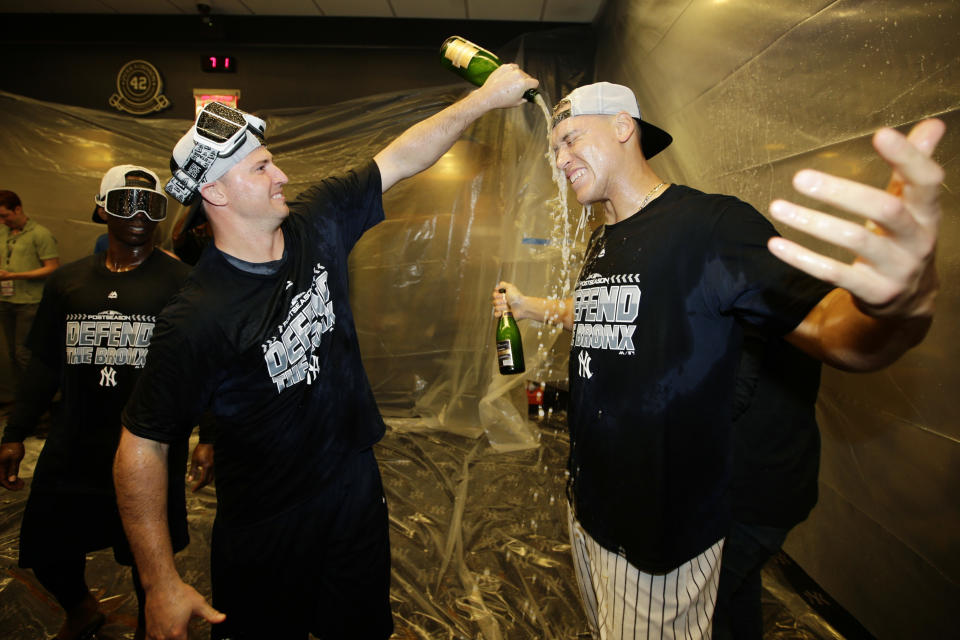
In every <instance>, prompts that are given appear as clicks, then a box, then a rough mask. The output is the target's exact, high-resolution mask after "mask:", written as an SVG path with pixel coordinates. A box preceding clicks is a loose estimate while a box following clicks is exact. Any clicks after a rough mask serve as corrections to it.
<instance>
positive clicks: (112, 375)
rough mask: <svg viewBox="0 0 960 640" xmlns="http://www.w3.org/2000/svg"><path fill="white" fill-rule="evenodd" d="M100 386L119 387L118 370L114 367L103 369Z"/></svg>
mask: <svg viewBox="0 0 960 640" xmlns="http://www.w3.org/2000/svg"><path fill="white" fill-rule="evenodd" d="M100 386H101V387H115V386H117V370H116V369H114V368H113V367H104V368H103V369H100Z"/></svg>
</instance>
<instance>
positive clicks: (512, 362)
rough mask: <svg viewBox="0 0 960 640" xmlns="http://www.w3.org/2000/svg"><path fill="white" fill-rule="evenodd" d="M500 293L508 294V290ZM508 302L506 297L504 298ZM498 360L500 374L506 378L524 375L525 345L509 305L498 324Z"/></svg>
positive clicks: (501, 290) (502, 290)
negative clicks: (519, 374)
mask: <svg viewBox="0 0 960 640" xmlns="http://www.w3.org/2000/svg"><path fill="white" fill-rule="evenodd" d="M499 291H500V293H504V294H505V293H506V292H507V290H506V289H500V290H499ZM504 301H506V296H504ZM497 360H499V362H500V373H502V374H503V375H505V376H508V375H512V374H514V373H523V371H524V369H525V367H524V366H523V343H522V342H521V341H520V328H519V327H518V326H517V321H516V320H514V318H513V313H512V312H511V311H510V305H509V303H508V304H507V310H506V311H504V312H503V315H501V316H500V322H499V323H498V324H497Z"/></svg>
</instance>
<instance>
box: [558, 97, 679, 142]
mask: <svg viewBox="0 0 960 640" xmlns="http://www.w3.org/2000/svg"><path fill="white" fill-rule="evenodd" d="M621 111H625V112H627V113H628V114H630V116H631V117H632V118H634V119H636V120H637V121H638V122H639V123H640V148H641V149H642V150H643V156H644V157H645V158H652V157H653V156H655V155H656V154H658V153H660V152H661V151H663V150H664V149H666V148H667V147H668V146H669V145H670V143H671V142H673V137H672V136H671V135H670V134H669V133H667V132H666V131H664V130H663V129H661V128H660V127H657V126H655V125H652V124H650V123H649V122H646V121H645V120H644V119H643V118H641V117H640V106H639V105H638V104H637V97H636V96H635V95H634V94H633V91H631V90H630V89H629V88H627V87H625V86H623V85H622V84H613V83H612V82H595V83H593V84H588V85H584V86H582V87H577V88H576V89H574V90H573V91H571V92H570V93H569V94H567V97H566V98H564V99H563V100H561V101H560V102H558V103H557V105H556V106H555V107H554V108H553V126H554V127H555V126H557V123H558V122H560V121H561V120H564V119H566V118H573V117H575V116H589V115H609V116H614V115H617V114H618V113H620V112H621Z"/></svg>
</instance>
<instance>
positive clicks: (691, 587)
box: [568, 509, 723, 640]
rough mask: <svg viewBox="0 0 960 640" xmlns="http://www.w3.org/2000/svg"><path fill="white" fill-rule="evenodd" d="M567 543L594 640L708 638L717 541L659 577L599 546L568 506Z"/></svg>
mask: <svg viewBox="0 0 960 640" xmlns="http://www.w3.org/2000/svg"><path fill="white" fill-rule="evenodd" d="M568 518H569V523H570V547H571V552H572V553H573V566H574V569H575V571H576V574H577V584H578V585H579V587H580V597H581V598H582V599H583V604H584V608H585V609H586V612H587V619H588V621H589V622H590V631H591V633H592V634H593V637H594V638H599V639H600V640H626V639H632V640H649V639H656V640H661V639H666V640H674V639H676V640H701V639H702V640H710V637H711V634H712V618H713V609H714V606H715V604H716V601H717V586H718V584H719V581H720V555H721V552H722V550H723V540H719V541H717V542H716V543H715V544H714V545H713V546H712V547H710V548H709V549H707V550H706V551H704V552H703V553H701V554H700V555H699V556H697V557H695V558H693V559H692V560H689V561H687V562H685V563H683V564H682V565H680V566H679V567H677V568H676V569H674V570H673V571H671V572H669V573H667V574H664V575H655V574H650V573H644V572H643V571H640V570H639V569H637V568H636V567H634V566H633V565H632V564H630V563H629V562H627V560H626V558H624V557H623V556H621V555H619V554H617V553H614V552H613V551H609V550H607V549H604V548H603V547H601V546H600V545H599V544H598V543H597V542H596V541H595V540H594V539H593V538H591V537H590V534H588V533H587V532H586V531H584V530H583V527H581V526H580V523H579V522H577V521H576V519H575V518H574V517H573V509H568Z"/></svg>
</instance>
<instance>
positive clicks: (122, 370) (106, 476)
mask: <svg viewBox="0 0 960 640" xmlns="http://www.w3.org/2000/svg"><path fill="white" fill-rule="evenodd" d="M158 185H159V179H158V178H157V176H156V174H154V173H153V172H152V171H150V170H149V169H146V168H144V167H138V166H134V165H121V166H118V167H113V168H112V169H110V170H109V171H108V172H107V173H106V175H105V176H104V177H103V180H102V181H101V184H100V191H99V192H98V194H97V196H96V198H95V200H96V202H97V204H98V206H102V207H103V208H104V209H105V210H106V211H107V214H108V215H107V220H106V221H105V224H106V225H107V227H108V247H107V250H106V251H104V252H101V253H97V254H95V255H93V256H89V257H87V258H84V259H81V260H78V261H76V262H73V263H71V264H68V265H66V266H63V267H61V268H60V269H58V270H57V271H56V272H54V274H53V275H52V276H51V277H50V278H49V280H48V281H47V284H46V287H45V288H44V290H43V297H42V299H41V301H40V305H39V309H38V312H37V315H36V318H35V319H34V322H33V327H32V329H31V332H30V335H29V337H28V345H29V346H30V349H31V351H32V358H31V360H30V362H29V365H28V367H27V369H26V373H25V375H24V377H23V380H22V384H21V389H20V392H19V395H18V397H17V399H16V404H15V405H14V409H13V412H12V414H11V417H10V420H9V423H8V425H7V427H6V430H5V432H4V435H3V441H2V445H0V473H2V476H0V484H2V485H3V486H4V487H6V488H7V489H10V490H14V491H15V490H19V489H22V488H23V486H24V483H23V480H22V479H21V478H20V477H19V466H20V462H21V460H22V459H23V457H24V453H25V450H24V446H23V440H24V438H25V437H27V436H28V435H30V434H31V433H32V432H33V431H34V429H35V428H36V425H37V422H38V420H39V417H40V416H41V415H42V414H43V412H44V411H45V410H46V409H47V407H48V406H49V404H50V400H51V398H52V397H53V395H54V394H55V393H56V391H57V390H58V389H59V390H60V391H61V394H62V403H63V416H64V419H63V420H62V421H56V422H55V423H54V424H53V426H52V427H51V430H50V434H49V436H48V437H47V439H46V442H45V443H44V447H43V450H42V451H41V453H40V457H39V459H38V462H37V466H36V472H35V474H34V478H33V482H32V484H31V491H30V496H29V498H28V500H27V506H26V509H25V511H24V516H23V522H22V526H21V531H20V557H19V563H20V566H21V567H29V568H32V569H33V571H34V573H35V575H36V577H37V580H38V581H39V582H40V584H42V585H43V586H44V588H45V589H47V590H48V591H49V592H50V593H51V594H53V596H54V598H55V599H56V600H57V602H58V603H59V604H60V606H61V607H63V609H64V611H65V612H66V621H65V622H64V624H63V627H62V628H61V629H60V632H59V633H58V634H57V636H56V637H57V638H60V639H62V640H67V639H71V638H86V637H91V636H92V634H93V633H94V632H95V631H96V630H97V629H98V628H99V627H100V626H101V625H102V624H103V623H104V621H105V616H104V614H103V613H102V612H101V611H100V609H99V605H98V603H97V600H96V598H95V597H94V596H93V594H92V593H91V592H90V590H89V588H88V587H87V584H86V582H85V579H84V566H85V563H86V554H87V553H88V552H90V551H94V550H98V549H104V548H108V547H112V548H113V551H114V556H115V558H116V559H117V561H118V562H119V563H120V564H124V565H130V566H132V565H133V556H132V554H131V552H130V548H129V545H128V543H127V540H126V537H125V536H124V533H123V527H122V523H121V522H120V518H119V516H118V514H117V511H116V494H115V492H114V489H113V482H112V475H111V468H112V465H113V454H114V452H115V450H116V445H117V440H118V438H119V433H120V411H121V409H122V408H123V405H124V404H125V403H126V401H127V398H128V397H129V395H130V392H131V391H132V389H133V386H134V382H135V381H136V379H137V377H138V376H139V374H140V372H141V371H142V368H143V365H144V362H145V361H146V357H147V351H148V349H149V347H150V336H151V334H152V332H153V326H154V323H155V319H156V316H157V314H159V312H160V309H161V308H163V306H164V305H165V304H166V303H167V301H168V300H169V299H170V297H171V296H172V295H173V294H174V293H175V292H176V291H177V290H178V289H179V288H180V285H181V284H182V283H183V281H184V279H185V278H186V275H187V273H188V272H189V268H188V267H187V266H186V265H184V264H183V263H181V262H179V261H177V260H174V259H172V258H170V257H168V256H167V255H165V254H164V252H162V251H155V250H154V231H155V229H156V226H157V223H158V222H159V221H161V220H163V219H164V218H165V216H166V197H165V196H164V195H163V193H161V192H160V191H158V190H157V187H158ZM205 439H206V438H202V440H205ZM170 451H171V463H170V473H169V476H168V477H167V478H166V481H167V482H168V483H169V487H170V490H169V492H168V497H169V502H168V503H167V505H166V509H165V510H166V513H167V522H169V534H170V538H171V540H172V548H173V549H174V550H176V551H179V550H180V549H183V548H184V547H185V546H186V545H187V542H188V540H189V538H188V535H187V525H186V504H185V498H184V479H183V476H184V467H185V466H186V458H187V441H186V440H180V441H177V442H176V443H175V444H174V445H173V446H172V447H171V449H170ZM212 455H213V452H212V446H211V445H209V444H206V443H204V444H201V445H198V446H197V448H196V450H195V451H194V466H195V467H196V466H202V467H204V468H205V469H206V470H210V469H211V468H212ZM209 479H210V476H209V475H204V476H203V478H202V479H201V482H202V484H205V483H206V482H208V481H209ZM196 488H199V487H196ZM133 582H134V590H135V592H136V594H137V599H138V602H139V604H140V612H141V615H140V619H139V621H138V630H137V635H136V636H135V637H137V638H142V637H144V636H145V627H144V617H143V614H142V612H143V603H144V601H145V599H144V596H143V588H142V586H141V584H140V581H139V575H138V574H137V571H136V568H134V569H133Z"/></svg>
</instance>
